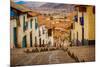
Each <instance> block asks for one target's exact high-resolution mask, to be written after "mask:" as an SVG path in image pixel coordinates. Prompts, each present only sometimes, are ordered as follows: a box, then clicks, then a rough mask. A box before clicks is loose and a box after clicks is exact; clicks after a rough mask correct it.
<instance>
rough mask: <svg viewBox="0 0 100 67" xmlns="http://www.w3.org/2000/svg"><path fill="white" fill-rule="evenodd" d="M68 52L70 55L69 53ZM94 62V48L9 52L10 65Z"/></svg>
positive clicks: (81, 47)
mask: <svg viewBox="0 0 100 67" xmlns="http://www.w3.org/2000/svg"><path fill="white" fill-rule="evenodd" d="M69 52H70V53H69ZM85 61H86V62H89V61H95V47H94V46H80V47H74V46H73V47H68V49H67V50H61V49H57V50H50V51H42V52H32V53H26V52H24V49H13V50H11V65H14V66H15V65H17V66H23V65H41V64H60V63H74V62H85Z"/></svg>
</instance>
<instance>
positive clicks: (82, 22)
mask: <svg viewBox="0 0 100 67" xmlns="http://www.w3.org/2000/svg"><path fill="white" fill-rule="evenodd" d="M80 24H81V25H84V17H83V16H82V17H80Z"/></svg>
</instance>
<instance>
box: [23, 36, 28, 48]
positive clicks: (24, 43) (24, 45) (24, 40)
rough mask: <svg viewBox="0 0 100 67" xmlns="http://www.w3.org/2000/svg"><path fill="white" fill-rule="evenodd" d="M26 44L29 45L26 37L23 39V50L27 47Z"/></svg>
mask: <svg viewBox="0 0 100 67" xmlns="http://www.w3.org/2000/svg"><path fill="white" fill-rule="evenodd" d="M26 44H27V43H26V36H24V37H23V42H22V47H23V48H25V47H27V45H26Z"/></svg>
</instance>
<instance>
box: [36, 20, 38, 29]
mask: <svg viewBox="0 0 100 67" xmlns="http://www.w3.org/2000/svg"><path fill="white" fill-rule="evenodd" d="M37 28H38V23H37V20H36V19H35V29H37Z"/></svg>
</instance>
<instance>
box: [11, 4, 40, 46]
mask: <svg viewBox="0 0 100 67" xmlns="http://www.w3.org/2000/svg"><path fill="white" fill-rule="evenodd" d="M30 12H31V13H30ZM36 23H37V17H36V14H35V13H33V12H32V11H31V10H30V9H29V8H27V7H25V6H24V5H20V4H15V3H14V2H11V22H10V25H11V26H10V32H11V35H10V37H11V40H10V41H11V48H13V47H15V48H26V47H32V46H34V43H35V42H34V40H35V38H34V37H35V36H36V35H34V34H36V33H37V32H36V31H35V30H34V29H35V28H38V26H37V24H36ZM34 32H35V33H34ZM37 35H38V34H37Z"/></svg>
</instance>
